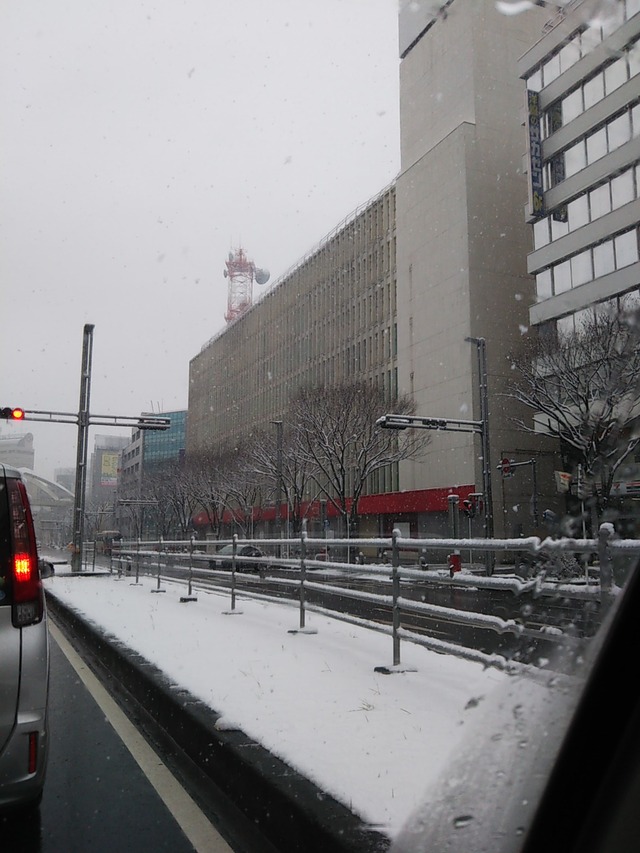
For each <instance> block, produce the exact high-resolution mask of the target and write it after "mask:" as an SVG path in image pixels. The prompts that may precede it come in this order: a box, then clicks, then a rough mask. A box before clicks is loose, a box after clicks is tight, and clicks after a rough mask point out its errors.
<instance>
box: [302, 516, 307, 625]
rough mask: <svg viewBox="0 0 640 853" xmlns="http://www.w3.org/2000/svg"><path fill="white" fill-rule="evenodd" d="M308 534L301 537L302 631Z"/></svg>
mask: <svg viewBox="0 0 640 853" xmlns="http://www.w3.org/2000/svg"><path fill="white" fill-rule="evenodd" d="M306 559H307V534H306V533H304V532H303V533H302V534H301V536H300V630H302V629H303V628H304V621H305V612H304V581H305V577H306V574H307V563H306Z"/></svg>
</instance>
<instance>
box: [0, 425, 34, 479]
mask: <svg viewBox="0 0 640 853" xmlns="http://www.w3.org/2000/svg"><path fill="white" fill-rule="evenodd" d="M34 460H35V450H34V449H33V435H32V433H30V432H27V433H24V434H23V435H16V436H9V435H0V462H4V463H5V464H6V465H12V466H13V467H14V468H28V469H29V470H31V471H32V470H33V465H34Z"/></svg>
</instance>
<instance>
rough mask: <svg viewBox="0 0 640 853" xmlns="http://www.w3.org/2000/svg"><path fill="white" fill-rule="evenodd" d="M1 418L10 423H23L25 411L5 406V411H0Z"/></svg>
mask: <svg viewBox="0 0 640 853" xmlns="http://www.w3.org/2000/svg"><path fill="white" fill-rule="evenodd" d="M0 417H2V418H5V419H6V420H8V421H23V420H24V409H20V408H18V407H16V406H5V407H4V408H3V409H0Z"/></svg>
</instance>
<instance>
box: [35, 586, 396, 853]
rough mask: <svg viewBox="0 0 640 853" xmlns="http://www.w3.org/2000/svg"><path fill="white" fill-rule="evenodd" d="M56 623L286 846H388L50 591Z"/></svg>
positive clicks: (365, 850)
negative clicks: (221, 726)
mask: <svg viewBox="0 0 640 853" xmlns="http://www.w3.org/2000/svg"><path fill="white" fill-rule="evenodd" d="M46 598H47V606H48V609H49V611H50V613H51V615H52V616H53V617H54V618H55V620H56V622H58V623H60V625H61V626H62V627H63V628H64V629H66V630H67V631H69V632H70V633H71V634H72V637H73V638H74V639H75V640H76V641H78V642H79V643H80V644H81V650H83V651H85V652H86V651H89V653H90V654H91V656H92V664H93V665H94V666H95V667H97V668H98V669H101V670H103V671H105V670H106V672H108V673H109V675H111V676H112V677H113V678H114V679H115V681H116V682H117V687H118V688H121V689H122V691H123V692H124V693H125V694H127V695H128V696H129V697H131V698H132V699H133V700H134V702H135V703H136V704H137V705H138V706H139V707H140V708H141V710H142V712H143V714H149V715H150V717H151V718H152V720H153V721H154V723H155V724H156V725H157V726H159V727H160V729H161V730H162V732H163V733H164V734H165V735H167V736H168V737H169V738H171V739H172V740H173V741H174V742H175V743H176V744H177V745H178V747H179V748H180V749H181V750H182V751H183V752H184V754H185V755H186V756H187V757H188V758H189V759H190V760H191V761H192V762H193V763H194V764H195V765H196V766H197V767H198V768H199V769H200V770H201V771H202V772H203V773H204V775H205V776H206V778H207V779H209V780H210V781H211V782H213V784H214V785H215V786H216V787H217V788H218V789H219V790H221V791H222V792H223V793H224V794H225V795H226V797H228V799H229V800H230V801H231V802H232V803H233V804H234V806H235V807H236V808H237V809H238V810H239V811H240V812H242V814H243V815H244V816H245V817H246V818H247V819H248V820H249V821H251V822H252V823H253V824H254V825H255V826H256V827H257V828H258V829H259V831H260V833H262V834H263V835H264V836H265V837H266V838H267V839H268V840H269V841H270V842H271V844H273V845H274V846H275V847H276V848H277V849H278V851H281V853H327V851H329V850H330V851H332V853H385V851H387V850H388V849H389V847H390V844H391V841H390V839H389V838H388V837H387V836H385V835H382V834H380V833H378V832H376V831H375V830H372V829H371V828H370V827H368V826H367V825H366V824H365V823H363V822H362V821H361V819H360V818H358V817H357V816H356V815H354V814H353V813H352V812H350V811H349V809H347V808H346V807H345V806H343V805H342V804H341V803H339V802H338V801H337V800H335V799H334V798H333V797H331V796H330V795H328V794H327V793H325V792H324V791H322V790H321V789H320V788H318V787H316V786H315V785H314V784H313V783H312V782H310V781H309V780H308V779H306V778H305V777H304V776H302V775H300V774H299V773H298V772H297V771H295V770H293V769H292V768H291V767H289V766H288V765H287V764H285V763H284V762H283V761H281V760H280V759H279V758H277V757H275V756H274V755H272V754H271V753H270V752H268V751H267V750H266V749H265V748H264V747H262V746H261V745H260V744H258V743H256V742H255V741H253V740H251V739H250V738H249V737H247V735H245V734H244V733H243V732H241V731H238V730H234V731H218V730H217V729H216V728H215V724H216V721H217V720H218V719H219V718H220V715H219V714H217V713H216V712H215V711H213V710H212V709H211V708H209V707H207V706H206V705H205V704H204V703H203V702H201V701H200V700H199V699H197V698H196V697H194V696H193V695H191V694H190V693H189V692H188V691H186V690H184V689H183V688H180V687H178V686H176V685H175V684H172V683H170V682H169V681H168V680H167V678H166V676H165V675H164V673H163V672H162V671H161V670H159V669H158V668H157V667H156V666H155V665H153V664H151V663H149V662H148V661H147V660H145V659H144V658H143V657H142V656H140V655H138V654H137V653H136V652H133V651H131V649H129V648H127V647H126V646H124V645H123V644H122V643H120V642H119V641H118V640H116V639H115V638H113V637H109V636H108V635H105V634H103V633H102V632H100V631H99V630H98V629H97V628H96V627H95V626H94V625H92V624H91V623H89V622H87V621H85V620H84V619H83V618H82V616H81V615H80V614H78V613H77V611H75V610H73V609H71V608H69V607H67V606H66V605H65V604H63V603H62V602H60V601H59V600H57V599H56V598H55V596H54V595H52V594H50V593H46Z"/></svg>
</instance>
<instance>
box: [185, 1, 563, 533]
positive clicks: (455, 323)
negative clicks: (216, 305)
mask: <svg viewBox="0 0 640 853" xmlns="http://www.w3.org/2000/svg"><path fill="white" fill-rule="evenodd" d="M432 8H433V4H432V3H428V2H423V3H420V2H418V3H410V4H404V6H403V7H402V9H401V13H400V53H401V65H400V121H401V170H400V174H399V176H398V178H397V180H396V182H394V185H393V186H391V187H389V188H387V189H386V190H384V191H383V192H382V193H381V194H380V195H379V196H378V197H377V198H376V199H374V200H373V201H372V202H370V203H369V204H368V205H367V206H366V207H364V208H363V209H362V210H360V211H357V212H356V214H354V216H353V217H352V218H351V220H350V221H348V222H347V223H346V224H344V225H343V226H341V227H340V228H338V229H336V231H335V233H334V234H333V235H330V237H329V238H328V239H327V240H325V241H324V242H323V243H322V244H321V245H320V246H319V247H318V248H317V249H316V250H314V251H313V252H311V253H310V254H309V256H308V257H307V258H305V259H304V260H303V261H302V262H301V263H300V264H298V265H297V267H296V268H295V269H294V270H293V271H292V272H291V273H289V274H287V275H286V276H285V277H284V278H283V279H281V280H280V281H279V282H277V283H276V285H275V286H274V287H273V288H272V289H271V291H270V292H269V293H268V294H267V295H266V296H265V298H264V299H262V300H261V301H260V302H259V303H257V304H256V305H254V306H253V307H252V308H251V309H250V310H249V311H248V312H247V313H245V314H244V315H243V316H241V317H240V318H239V319H237V320H236V321H235V322H234V323H233V324H231V325H230V326H229V327H228V328H226V329H225V330H223V331H222V332H221V333H220V334H218V335H217V336H216V337H215V338H213V339H212V340H211V341H210V342H209V343H208V344H207V345H205V347H203V349H202V351H201V352H200V354H199V355H197V356H196V357H195V358H194V359H193V360H192V362H191V365H190V396H189V431H188V440H187V451H188V454H191V453H194V452H198V451H200V450H204V449H210V448H212V447H214V446H216V445H217V446H223V445H224V444H228V443H230V442H237V440H238V439H239V438H241V437H242V436H243V435H245V434H247V433H248V432H250V431H252V430H255V429H257V428H264V427H265V426H267V425H268V424H269V422H270V421H272V420H274V419H278V418H279V417H281V415H282V413H283V411H284V409H285V407H286V405H287V402H288V400H289V399H290V398H291V397H292V395H293V394H294V393H295V392H296V390H297V388H298V387H300V386H301V385H304V384H308V385H317V384H323V383H332V382H340V381H344V380H359V379H366V380H368V381H373V382H376V383H378V384H379V385H380V386H381V387H383V388H384V389H385V390H387V391H389V393H391V394H393V393H395V392H396V391H398V392H400V393H407V394H410V395H412V397H413V399H414V400H415V402H416V405H417V409H418V414H420V415H424V416H427V417H439V418H448V419H468V420H478V419H479V418H480V416H481V415H480V406H481V400H480V396H481V395H480V387H479V386H480V361H479V358H478V355H479V352H480V349H481V348H482V349H483V350H484V352H486V355H487V362H486V364H487V383H486V384H487V387H488V392H489V396H488V400H489V424H490V456H491V465H490V467H491V471H490V473H491V474H493V475H494V477H495V479H496V480H497V482H498V483H499V484H501V485H496V488H495V489H494V493H493V516H494V518H495V522H496V523H495V530H496V533H502V532H507V533H513V532H525V531H530V530H531V529H532V527H533V526H534V518H533V516H532V512H531V508H532V505H533V504H532V500H531V499H532V482H531V477H530V476H529V474H530V473H531V472H530V471H529V470H528V469H527V468H526V466H524V467H523V468H522V469H521V471H522V473H521V475H519V477H518V478H513V480H512V481H511V482H510V483H509V484H507V485H505V484H504V483H501V481H500V478H499V477H498V476H496V474H497V472H496V466H497V464H498V463H499V461H500V460H501V459H502V458H503V457H507V458H510V459H514V460H516V461H525V460H527V459H530V458H532V456H533V455H535V456H536V461H537V462H538V463H540V464H539V465H538V488H539V490H540V491H541V492H544V491H545V490H546V489H551V485H550V484H551V483H552V482H553V476H552V471H553V467H554V462H553V453H552V449H551V448H547V449H545V448H541V446H540V444H539V442H537V441H535V440H534V437H532V436H529V435H527V434H526V433H522V432H519V431H517V430H516V429H515V427H514V426H513V424H512V421H511V417H512V415H513V414H514V403H513V400H510V399H509V398H508V397H507V396H504V395H505V394H506V393H507V392H508V387H509V380H510V375H511V358H510V356H511V355H513V354H514V353H516V352H517V350H518V348H519V347H520V345H521V341H522V336H523V333H524V332H525V331H526V329H527V327H528V323H529V312H528V309H529V306H530V305H531V304H532V303H533V302H534V293H535V282H534V279H533V278H532V277H531V276H530V275H529V273H528V271H527V253H528V252H529V251H530V249H531V228H530V226H529V225H528V224H527V223H526V221H525V217H524V207H525V203H526V199H527V181H526V176H525V172H524V169H523V154H524V151H525V132H524V128H523V121H524V112H523V104H524V86H523V83H522V80H521V79H519V74H518V58H519V57H520V56H521V55H522V54H523V53H525V51H527V50H528V49H529V48H530V47H531V45H532V44H534V43H536V42H537V41H538V39H539V38H540V36H541V34H542V32H543V26H544V24H545V22H546V21H547V20H548V18H549V13H548V12H547V11H546V10H542V9H537V8H536V9H531V10H529V11H528V12H527V14H523V15H517V16H505V15H502V14H500V13H499V12H498V11H496V4H495V3H494V2H493V0H477V2H474V3H467V2H464V0H451V2H450V3H449V4H447V14H446V15H438V16H435V17H434V16H433V14H431V12H430V9H432ZM469 338H471V339H473V340H472V341H469V340H467V339H469ZM486 468H487V463H486V460H485V459H484V458H483V455H482V449H481V444H480V439H479V436H478V435H473V434H468V433H462V432H453V431H447V432H442V431H439V432H437V433H434V434H433V438H432V443H431V446H430V452H429V453H428V455H427V457H426V458H425V459H424V460H423V461H421V462H417V463H416V462H413V463H405V464H403V465H402V466H401V467H400V469H399V470H398V469H394V470H392V471H391V472H390V473H389V476H388V477H387V478H386V479H385V480H384V481H383V482H379V483H377V484H376V487H377V488H374V487H373V486H372V489H370V491H378V492H380V493H384V500H375V495H370V496H369V503H370V507H369V508H368V507H367V503H366V501H364V502H363V504H362V505H361V510H362V512H363V513H364V514H367V513H368V512H371V513H375V514H377V515H378V516H381V515H383V514H387V515H388V514H389V513H392V514H399V513H400V511H401V510H403V511H404V512H405V515H406V516H407V519H406V520H407V521H408V522H410V523H411V531H412V533H416V534H418V535H424V534H428V533H430V532H442V531H443V524H445V523H446V508H447V495H448V494H449V493H451V492H457V493H459V494H461V495H465V494H467V493H469V492H482V491H483V490H484V488H483V479H484V477H483V473H484V475H485V477H486ZM532 468H533V466H532ZM483 469H485V470H484V471H483ZM400 497H402V500H400ZM396 504H397V505H396ZM382 528H383V525H382V523H381V524H380V529H382ZM367 529H368V530H371V526H370V525H368V526H367Z"/></svg>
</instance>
